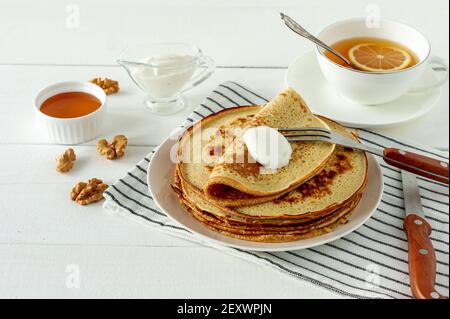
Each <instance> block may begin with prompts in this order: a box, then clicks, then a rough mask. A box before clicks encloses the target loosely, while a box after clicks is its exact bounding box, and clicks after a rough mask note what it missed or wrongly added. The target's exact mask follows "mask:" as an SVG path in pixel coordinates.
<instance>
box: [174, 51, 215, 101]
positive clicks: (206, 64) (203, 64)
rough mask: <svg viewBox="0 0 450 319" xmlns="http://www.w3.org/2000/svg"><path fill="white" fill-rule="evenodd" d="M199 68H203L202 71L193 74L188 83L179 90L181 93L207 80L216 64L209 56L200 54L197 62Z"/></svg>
mask: <svg viewBox="0 0 450 319" xmlns="http://www.w3.org/2000/svg"><path fill="white" fill-rule="evenodd" d="M198 67H199V68H205V69H204V70H203V71H202V72H200V73H199V74H197V75H196V76H194V77H193V78H192V79H191V80H190V81H189V83H188V84H187V85H186V86H185V87H184V88H183V89H182V90H181V93H184V92H186V91H189V90H190V89H192V88H194V87H196V86H197V85H199V84H200V83H202V82H204V81H205V80H207V79H208V78H209V77H210V76H211V75H212V74H213V72H214V70H215V68H216V66H215V64H214V60H213V59H212V58H211V57H209V56H206V55H204V56H202V57H200V59H199V62H198Z"/></svg>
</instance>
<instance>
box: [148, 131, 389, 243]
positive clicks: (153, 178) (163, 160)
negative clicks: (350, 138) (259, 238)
mask: <svg viewBox="0 0 450 319" xmlns="http://www.w3.org/2000/svg"><path fill="white" fill-rule="evenodd" d="M176 143H177V141H175V140H173V139H167V140H166V141H164V142H163V143H162V144H161V145H160V146H159V147H158V149H157V150H156V152H155V154H154V155H153V158H152V159H151V161H150V164H149V167H148V171H147V182H148V186H149V190H150V193H151V194H152V196H153V200H154V201H155V203H156V204H157V205H158V206H159V207H160V209H161V210H162V211H163V212H164V213H165V214H166V215H167V216H169V217H170V218H171V219H172V220H174V221H175V222H176V223H178V224H180V225H182V226H184V227H185V228H187V229H189V230H190V231H192V232H194V233H196V234H197V235H198V236H200V237H201V238H202V239H203V240H205V241H209V242H213V243H216V244H221V245H225V246H229V247H235V248H240V249H244V250H253V251H290V250H298V249H304V248H310V247H314V246H318V245H323V244H325V243H328V242H331V241H333V240H336V239H338V238H341V237H342V236H345V235H347V234H349V233H351V232H352V231H354V230H356V229H357V228H358V227H360V226H361V225H362V224H364V223H365V222H366V221H367V220H368V219H369V218H370V217H371V216H372V214H373V213H374V211H375V210H376V209H377V207H378V205H379V203H380V200H381V196H382V194H383V174H382V172H381V168H380V166H379V165H378V162H377V161H376V160H375V158H374V157H373V156H372V155H368V158H369V182H368V185H367V189H366V191H365V193H364V195H363V197H362V199H361V202H360V204H359V205H358V207H357V208H356V209H355V211H354V212H353V214H352V215H351V217H350V218H349V222H348V223H347V224H345V225H339V226H338V227H337V228H335V230H334V231H332V232H331V233H329V234H326V235H322V236H318V237H314V238H309V239H303V240H297V241H291V242H286V243H258V242H251V241H246V240H240V239H235V238H231V237H228V236H224V235H221V234H219V233H217V232H214V231H212V230H210V229H209V228H207V227H206V226H204V225H203V224H202V223H200V222H199V221H198V220H196V219H195V218H194V217H193V216H192V215H191V214H190V213H189V212H187V211H186V210H185V209H184V208H183V207H182V206H181V204H180V202H179V199H178V197H177V196H176V194H175V193H174V191H173V190H172V188H171V187H170V185H171V184H172V182H173V174H174V168H175V164H174V163H173V162H172V160H171V158H170V152H171V150H172V149H173V147H174V146H175V145H176Z"/></svg>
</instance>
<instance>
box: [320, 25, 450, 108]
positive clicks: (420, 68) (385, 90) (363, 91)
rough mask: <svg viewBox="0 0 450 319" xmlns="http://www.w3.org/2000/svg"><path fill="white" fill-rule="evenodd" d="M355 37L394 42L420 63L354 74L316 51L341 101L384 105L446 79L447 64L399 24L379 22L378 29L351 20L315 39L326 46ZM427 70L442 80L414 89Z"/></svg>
mask: <svg viewBox="0 0 450 319" xmlns="http://www.w3.org/2000/svg"><path fill="white" fill-rule="evenodd" d="M356 37H372V38H384V39H387V40H390V41H394V42H397V43H399V44H401V45H403V46H405V47H407V48H409V49H411V50H412V51H414V52H415V53H416V54H417V56H418V58H419V61H420V62H419V63H418V64H416V65H414V66H412V67H409V68H407V69H404V70H400V71H394V72H383V73H382V72H365V71H358V70H354V69H350V68H346V67H344V66H341V65H339V64H337V63H335V62H333V61H331V60H330V59H329V58H327V57H326V56H325V54H324V50H323V49H322V48H320V47H317V49H316V55H317V59H318V61H319V65H320V68H321V69H322V72H323V74H324V76H325V78H326V79H327V80H328V82H329V83H330V84H331V85H333V86H334V87H335V88H336V89H337V90H338V91H339V93H340V94H341V95H342V96H343V97H344V98H346V99H348V100H350V101H352V102H355V103H358V104H365V105H377V104H384V103H388V102H391V101H394V100H396V99H398V98H399V97H401V96H402V95H404V94H406V93H408V92H423V91H427V90H429V89H432V88H436V87H440V86H442V85H443V84H444V83H445V82H446V81H447V79H448V66H447V63H446V62H445V61H444V59H442V58H440V57H436V56H431V45H430V42H429V41H428V39H427V38H426V37H425V36H424V35H423V34H422V33H420V32H419V31H417V30H416V29H414V28H412V27H410V26H407V25H405V24H403V23H400V22H396V21H391V20H386V19H382V20H381V21H380V24H379V27H376V28H369V27H368V26H367V23H366V20H365V19H362V18H359V19H351V20H345V21H342V22H337V23H334V24H332V25H330V26H328V27H326V28H325V29H324V30H323V31H322V32H320V34H319V35H318V38H319V39H320V40H322V41H323V42H325V43H327V44H329V45H332V44H334V43H336V42H338V41H341V40H345V39H349V38H356ZM436 66H437V67H436ZM430 67H433V70H435V71H436V72H438V71H445V76H441V77H440V78H439V80H437V79H436V81H435V82H434V83H429V84H427V85H423V86H420V87H419V86H417V85H416V82H417V81H418V79H419V78H420V77H421V76H422V75H423V73H424V72H425V71H426V70H427V68H430Z"/></svg>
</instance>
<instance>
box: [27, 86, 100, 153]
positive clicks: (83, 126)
mask: <svg viewBox="0 0 450 319" xmlns="http://www.w3.org/2000/svg"><path fill="white" fill-rule="evenodd" d="M65 92H85V93H89V94H92V95H93V96H95V97H96V98H98V99H99V100H100V102H101V103H102V104H101V106H100V107H99V108H98V109H97V110H96V111H95V112H92V113H90V114H88V115H85V116H80V117H76V118H70V119H65V118H56V117H51V116H48V115H46V114H44V113H42V112H41V111H40V108H41V106H42V103H44V101H45V100H47V99H48V98H50V97H52V96H54V95H56V94H59V93H65ZM33 108H34V111H35V114H36V118H37V120H38V122H39V125H40V126H42V127H43V128H44V129H45V130H46V131H47V135H48V138H49V140H50V141H51V142H52V143H55V144H78V143H83V142H87V141H90V140H92V139H94V138H96V137H98V136H99V135H100V133H101V131H102V129H103V122H104V118H105V113H106V94H105V92H104V91H103V90H102V88H100V87H99V86H97V85H95V84H92V83H89V82H60V83H56V84H53V85H50V86H48V87H46V88H44V89H42V90H41V91H40V92H39V93H38V94H37V96H36V98H35V100H34V106H33Z"/></svg>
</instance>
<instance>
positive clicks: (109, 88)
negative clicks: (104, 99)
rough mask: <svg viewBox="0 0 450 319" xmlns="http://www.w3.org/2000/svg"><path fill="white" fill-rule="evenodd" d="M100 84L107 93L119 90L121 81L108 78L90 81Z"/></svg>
mask: <svg viewBox="0 0 450 319" xmlns="http://www.w3.org/2000/svg"><path fill="white" fill-rule="evenodd" d="M90 82H91V83H94V84H95V85H98V86H99V87H101V88H102V89H103V91H105V93H106V94H107V95H109V94H113V93H117V92H119V82H117V81H114V80H111V79H108V78H95V79H92V80H91V81H90Z"/></svg>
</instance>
